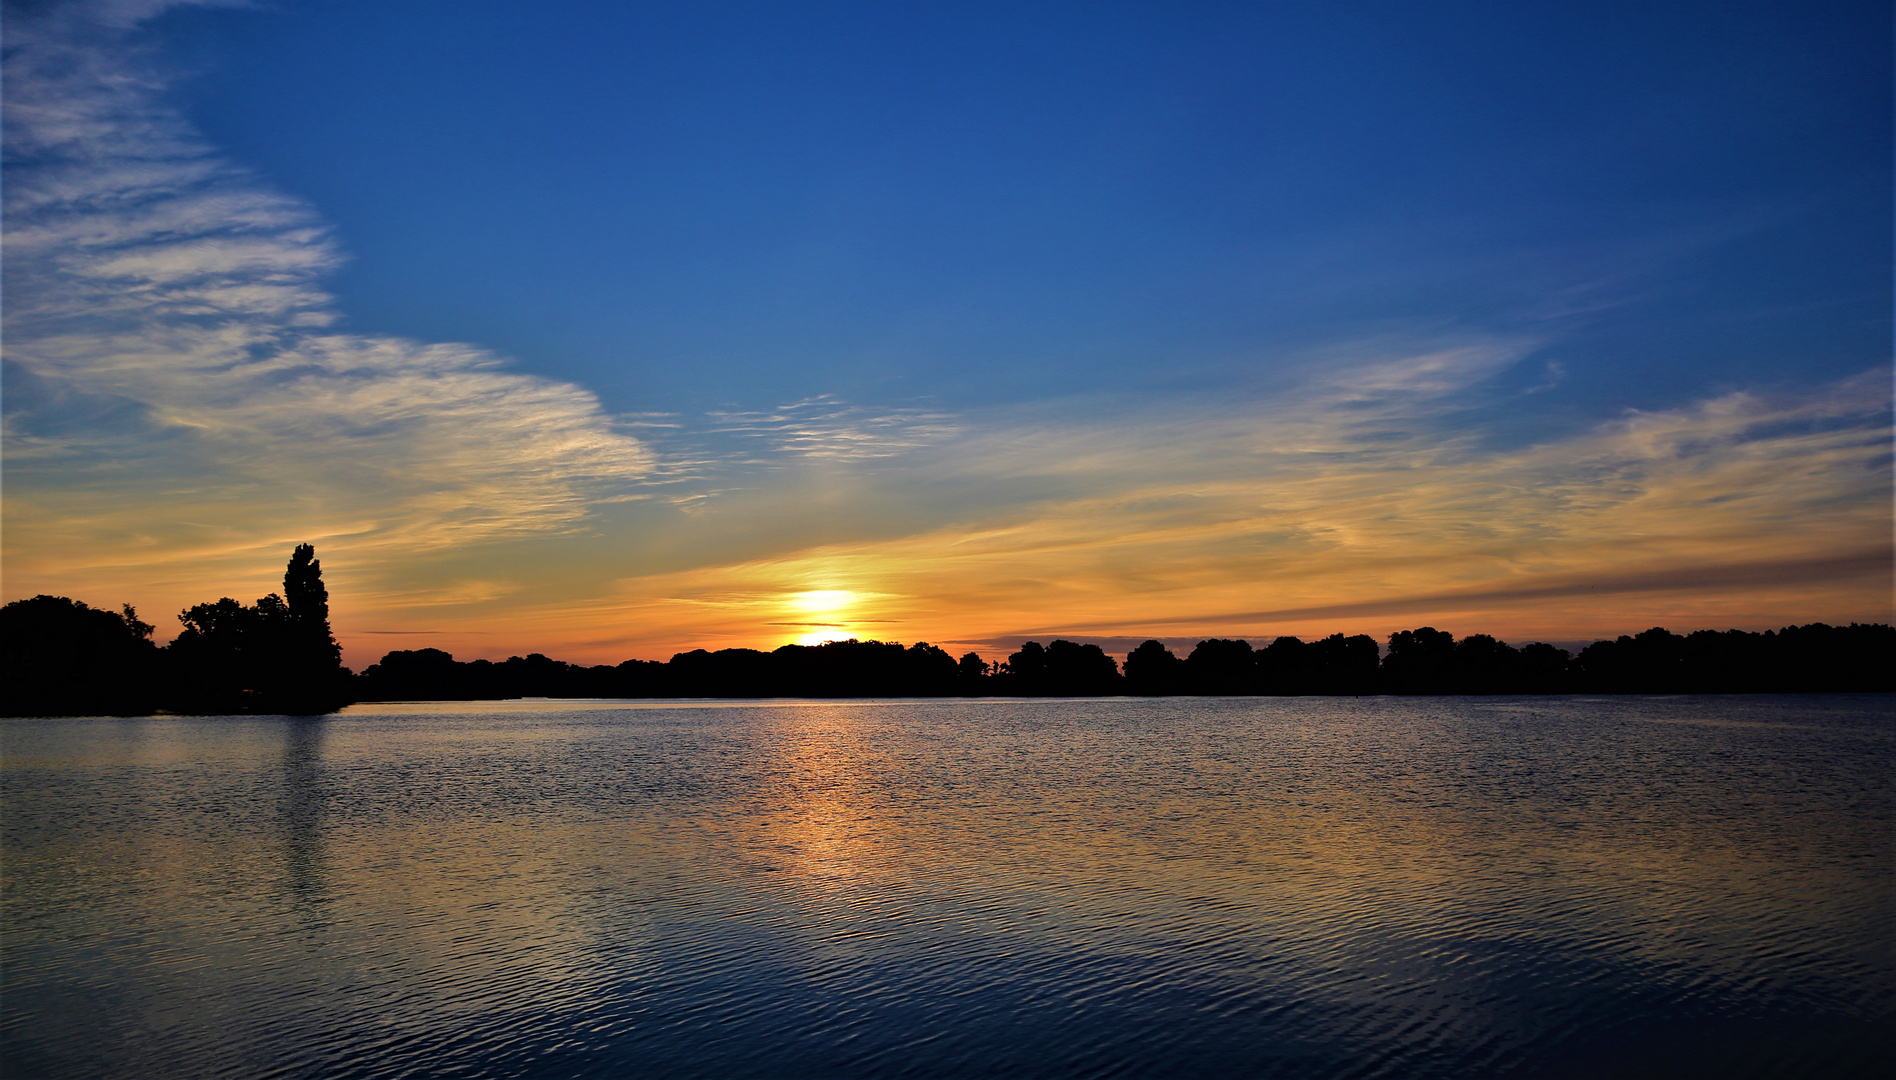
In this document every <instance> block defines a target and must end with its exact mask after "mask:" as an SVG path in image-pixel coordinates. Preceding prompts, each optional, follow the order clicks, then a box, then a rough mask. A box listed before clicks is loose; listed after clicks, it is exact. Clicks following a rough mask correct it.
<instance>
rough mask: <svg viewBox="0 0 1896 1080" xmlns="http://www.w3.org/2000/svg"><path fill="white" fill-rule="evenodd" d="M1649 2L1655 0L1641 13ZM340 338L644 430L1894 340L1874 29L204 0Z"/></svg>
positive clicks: (1758, 367) (1571, 16) (1769, 352)
mask: <svg viewBox="0 0 1896 1080" xmlns="http://www.w3.org/2000/svg"><path fill="white" fill-rule="evenodd" d="M1655 9H1656V10H1655ZM162 30H163V32H164V33H163V36H164V37H165V39H166V40H167V41H168V43H170V44H171V46H172V47H173V48H175V49H177V50H178V51H179V52H181V53H183V54H186V55H188V56H189V57H190V58H191V60H192V62H194V63H195V65H196V66H197V67H198V69H199V70H200V71H202V72H203V74H202V75H201V76H200V77H198V78H196V79H194V80H192V81H190V82H188V83H186V84H184V86H183V88H182V91H183V92H182V95H181V96H182V98H183V100H184V101H185V103H186V105H187V108H188V111H189V113H190V115H191V116H192V117H193V118H194V119H195V120H197V121H198V123H200V124H201V125H202V127H203V128H204V130H205V131H206V133H207V134H208V135H209V136H210V137H211V139H212V140H213V141H214V142H216V143H218V144H219V145H221V146H223V147H225V148H227V149H228V150H229V151H230V152H231V153H232V154H233V155H234V156H235V157H236V158H238V159H239V160H241V161H243V162H245V163H246V164H249V165H251V166H252V167H255V168H257V169H259V170H260V171H262V172H263V173H264V174H265V175H267V176H268V177H270V178H271V180H272V181H273V182H275V183H276V184H277V185H279V186H280V187H282V188H283V189H285V190H287V191H289V192H291V193H293V194H296V195H299V196H302V197H304V198H307V199H308V200H310V201H311V202H312V203H314V204H315V205H316V206H318V207H319V208H320V209H321V211H322V213H323V214H324V216H325V217H327V218H328V219H329V220H330V221H332V222H333V223H334V224H335V227H336V231H337V234H338V236H339V237H340V240H341V245H342V247H343V249H344V250H345V251H346V252H347V253H348V254H349V256H350V257H351V258H350V262H349V263H348V264H347V266H346V267H345V268H344V269H343V270H342V271H341V273H339V274H338V275H337V276H336V277H335V279H334V280H333V282H332V283H331V288H333V289H334V291H335V292H336V294H337V296H338V298H339V300H340V303H341V307H342V310H343V311H344V313H345V314H346V315H347V316H348V317H349V319H350V320H351V324H352V325H355V326H361V327H365V328H373V329H375V330H377V331H382V332H391V333H398V334H402V335H406V336H411V337H415V338H419V339H423V340H472V341H478V342H480V343H482V344H483V345H486V346H488V347H490V348H493V349H496V350H498V351H499V352H502V353H504V354H506V355H508V356H511V357H513V358H515V359H516V360H518V361H519V362H520V363H521V364H522V365H524V366H526V367H527V368H529V369H531V370H534V371H541V372H546V373H549V374H553V375H557V376H558V377H561V378H568V379H573V380H576V381H579V382H582V383H584V384H585V385H587V386H590V387H592V388H594V389H595V390H596V391H597V392H598V393H600V395H601V396H602V399H603V400H604V401H605V402H606V403H607V405H608V406H609V407H611V408H614V409H616V410H639V409H647V408H659V409H692V408H707V407H717V406H720V405H725V404H732V403H738V404H744V405H749V406H764V405H770V404H774V403H775V402H776V401H778V400H788V399H795V398H798V397H802V396H805V395H809V394H816V393H841V394H845V395H847V396H849V397H851V398H852V399H855V400H862V401H865V402H898V401H907V400H910V399H917V398H925V399H928V400H930V401H935V402H939V403H942V404H948V405H952V406H966V405H981V404H991V403H994V402H996V401H1017V400H1020V399H1022V398H1038V397H1044V396H1058V395H1065V394H1072V393H1075V392H1086V391H1098V390H1108V391H1122V392H1126V393H1131V394H1138V395H1144V394H1149V393H1154V392H1157V393H1167V392H1174V391H1190V390H1199V389H1207V388H1212V389H1217V390H1220V391H1223V390H1226V389H1229V388H1231V387H1233V386H1234V385H1238V386H1244V385H1249V384H1251V383H1252V382H1253V381H1254V380H1258V379H1266V378H1268V376H1269V373H1270V370H1271V369H1272V368H1273V367H1274V366H1276V365H1279V364H1282V363H1283V362H1284V360H1283V358H1284V357H1285V355H1286V354H1289V353H1292V352H1294V351H1296V350H1297V349H1298V348H1299V347H1306V346H1309V345H1312V344H1324V343H1328V342H1332V341H1335V340H1338V339H1342V338H1354V337H1361V336H1364V335H1365V334H1366V333H1376V332H1390V331H1395V332H1403V333H1418V332H1419V333H1427V332H1437V333H1470V332H1476V333H1489V334H1496V335H1508V336H1514V335H1523V334H1525V335H1529V336H1532V337H1534V338H1536V339H1537V340H1541V341H1542V344H1541V345H1540V346H1539V347H1538V348H1536V349H1534V350H1532V351H1531V352H1530V353H1529V355H1527V356H1525V357H1523V359H1522V369H1521V370H1520V371H1519V372H1516V373H1513V374H1514V381H1515V382H1516V383H1522V382H1528V383H1531V382H1534V381H1537V380H1539V379H1541V378H1542V373H1543V368H1542V367H1541V366H1540V365H1543V364H1544V362H1545V361H1546V360H1550V359H1551V360H1557V361H1559V362H1560V363H1561V365H1562V369H1563V370H1564V372H1565V379H1566V386H1565V387H1564V388H1563V391H1562V393H1560V394H1558V395H1547V396H1543V397H1542V399H1541V400H1540V401H1538V402H1536V407H1537V410H1544V411H1546V412H1549V413H1553V414H1557V415H1561V416H1562V417H1563V418H1566V420H1567V422H1571V421H1572V415H1571V414H1575V413H1578V414H1580V415H1581V416H1598V415H1601V414H1602V413H1605V412H1610V411H1611V410H1614V409H1618V408H1621V407H1624V406H1628V405H1635V406H1653V405H1669V404H1674V403H1677V402H1679V401H1681V400H1684V399H1686V398H1688V397H1689V396H1691V395H1693V394H1697V393H1702V392H1704V391H1705V390H1706V389H1707V388H1708V387H1714V386H1726V385H1732V384H1735V383H1740V382H1754V381H1760V380H1763V381H1776V380H1792V381H1797V380H1806V379H1820V378H1826V377H1835V376H1837V375H1839V374H1845V373H1850V372H1854V371H1857V370H1860V369H1862V368H1863V367H1864V366H1866V365H1869V364H1873V363H1877V362H1879V361H1881V360H1882V359H1883V358H1884V357H1886V356H1887V353H1888V344H1889V326H1888V300H1889V295H1890V272H1889V268H1890V248H1889V236H1890V217H1889V215H1890V190H1889V164H1888V163H1889V158H1890V141H1889V136H1888V132H1889V129H1890V94H1889V92H1888V91H1889V80H1888V77H1887V76H1888V67H1889V65H1888V48H1887V46H1888V39H1889V34H1888V32H1887V31H1888V13H1887V10H1886V8H1885V7H1884V6H1882V5H1875V4H1863V5H1829V6H1827V10H1825V11H1822V12H1819V13H1816V14H1813V13H1812V10H1811V6H1810V5H1788V4H1780V5H1752V6H1749V7H1748V8H1747V6H1746V5H1734V4H1727V3H1720V4H1704V5H1663V4H1662V5H1651V4H1636V5H1621V6H1619V7H1618V8H1617V9H1615V8H1614V7H1613V6H1611V5H1587V6H1586V10H1584V11H1582V10H1578V9H1571V10H1570V9H1565V8H1562V7H1561V6H1560V5H1511V4H1464V5H1452V4H1430V5H1412V4H1385V5H1337V6H1331V5H1232V4H1207V5H1188V4H1175V3H1165V4H1098V5H1094V4H1062V5H1018V4H992V5H980V4H954V5H909V4H899V5H897V4H858V5H849V4H844V5H826V4H756V5H744V4H734V5H726V4H705V5H696V4H692V5H638V4H625V5H620V4H583V3H570V4H552V5H508V4H495V3H480V4H435V3H400V4H389V3H321V2H318V3H310V4H303V5H295V4H282V5H271V6H268V7H265V8H262V9H259V10H255V11H248V12H228V11H206V10H195V11H192V10H187V11H181V12H178V13H176V14H174V15H172V16H170V17H169V18H168V19H167V20H166V21H165V23H164V24H163V26H162Z"/></svg>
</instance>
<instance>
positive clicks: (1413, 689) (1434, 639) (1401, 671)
mask: <svg viewBox="0 0 1896 1080" xmlns="http://www.w3.org/2000/svg"><path fill="white" fill-rule="evenodd" d="M1382 673H1383V680H1382V685H1383V689H1384V690H1386V691H1388V692H1390V693H1392V694H1446V693H1451V692H1452V691H1451V689H1450V687H1451V686H1452V685H1453V682H1454V676H1455V635H1453V634H1451V633H1448V632H1447V631H1445V630H1437V629H1436V628H1434V627H1433V626H1424V627H1421V628H1419V629H1416V630H1402V631H1399V632H1397V633H1394V634H1391V635H1389V655H1387V656H1385V657H1383V662H1382Z"/></svg>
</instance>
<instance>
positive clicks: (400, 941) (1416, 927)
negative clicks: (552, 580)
mask: <svg viewBox="0 0 1896 1080" xmlns="http://www.w3.org/2000/svg"><path fill="white" fill-rule="evenodd" d="M1891 714H1892V699H1891V698H1889V697H1845V696H1833V697H1801V698H1769V697H1702V698H1594V699H1576V698H1565V699H1527V698H1517V699H1397V698H1375V699H1361V700H1353V699H1288V700H1286V699H1262V700H1260V699H1225V700H1207V699H1193V700H1180V699H1172V700H1100V701H1045V700H1041V701H1001V700H981V701H965V702H964V701H926V702H916V701H895V702H889V701H882V702H821V703H818V702H790V703H783V702H771V703H741V704H722V705H718V704H714V705H705V704H702V703H683V704H680V703H658V704H653V703H623V702H570V701H564V702H503V703H473V704H453V705H412V706H387V705H384V706H358V707H356V708H355V709H352V710H351V711H349V712H348V713H345V714H342V715H339V716H334V717H329V718H315V719H307V718H286V717H223V718H166V717H160V718H148V719H135V720H107V719H81V720H63V719H62V720H18V721H6V722H5V723H4V725H3V726H0V734H3V735H4V754H5V759H4V768H5V771H4V781H5V786H4V789H3V795H4V811H5V813H4V843H5V847H4V863H3V867H4V901H5V907H4V917H5V923H4V930H5V936H4V961H5V964H4V999H3V1001H0V1008H3V1009H4V1018H3V1020H0V1035H4V1044H0V1053H3V1054H4V1058H3V1061H0V1064H3V1065H4V1073H5V1075H6V1076H8V1077H10V1078H11V1077H29V1076H60V1077H79V1076H122V1077H134V1076H136V1077H209V1076H235V1077H263V1076H285V1077H318V1076H370V1077H380V1076H389V1077H393V1076H528V1077H542V1076H544V1077H552V1076H561V1077H566V1076H592V1075H598V1076H634V1075H636V1076H706V1077H732V1076H898V1075H900V1076H917V1077H927V1076H968V1075H1008V1076H1096V1075H1098V1076H1105V1075H1125V1076H1155V1075H1167V1074H1171V1075H1188V1076H1284V1077H1328V1076H1336V1077H1373V1076H1390V1077H1468V1076H1529V1077H1541V1076H1550V1077H1568V1076H1571V1077H1605V1076H1669V1077H1674V1076H1718V1077H1741V1076H1820V1075H1824V1076H1851V1075H1872V1074H1875V1073H1877V1072H1878V1071H1879V1069H1880V1067H1881V1066H1883V1065H1885V1064H1886V1063H1887V1060H1888V1055H1889V1053H1890V1052H1891V1049H1892V1041H1891V1037H1890V1033H1891V1010H1892V1005H1893V1004H1896V994H1893V993H1892V991H1893V990H1896V965H1893V964H1892V953H1891V926H1892V923H1891V917H1892V914H1896V911H1893V909H1892V878H1893V876H1896V866H1893V861H1892V857H1893V849H1892V826H1891V816H1890V812H1891V809H1892V784H1891V761H1892V758H1891V749H1892V740H1893V737H1896V722H1893V721H1892V715H1891Z"/></svg>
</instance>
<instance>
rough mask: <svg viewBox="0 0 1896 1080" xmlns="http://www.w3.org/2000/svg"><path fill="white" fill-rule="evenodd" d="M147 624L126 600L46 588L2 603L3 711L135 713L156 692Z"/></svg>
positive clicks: (152, 701)
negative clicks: (114, 602) (108, 605)
mask: <svg viewBox="0 0 1896 1080" xmlns="http://www.w3.org/2000/svg"><path fill="white" fill-rule="evenodd" d="M151 633H152V626H151V624H150V623H146V622H141V621H139V618H138V612H137V611H135V610H134V609H133V608H132V606H131V605H130V604H126V605H124V606H123V607H122V608H120V610H118V611H116V612H113V611H104V610H100V609H98V608H93V607H88V606H86V605H85V604H82V603H80V602H79V601H77V600H72V599H69V598H67V597H64V596H47V595H45V594H44V593H42V594H40V595H39V596H35V597H33V598H32V599H30V600H15V601H13V602H12V603H10V604H8V605H6V607H4V608H0V673H3V679H0V685H4V686H5V689H6V692H5V694H4V695H0V698H3V699H4V700H0V715H5V716H138V715H142V714H144V713H148V712H151V711H152V709H153V708H154V707H155V706H156V703H157V699H158V687H157V685H156V680H157V674H158V673H157V661H158V649H157V647H156V646H154V645H153V644H152V641H151Z"/></svg>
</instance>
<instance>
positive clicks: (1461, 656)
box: [360, 623, 1896, 701]
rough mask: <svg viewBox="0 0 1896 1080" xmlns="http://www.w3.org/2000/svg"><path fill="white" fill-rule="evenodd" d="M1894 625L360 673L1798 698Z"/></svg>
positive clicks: (1895, 676) (420, 691)
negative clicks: (1118, 657) (1114, 653)
mask: <svg viewBox="0 0 1896 1080" xmlns="http://www.w3.org/2000/svg"><path fill="white" fill-rule="evenodd" d="M1892 658H1896V628H1892V627H1890V626H1887V625H1884V624H1881V623H1873V624H1862V623H1852V624H1850V625H1849V626H1828V625H1826V624H1824V623H1811V624H1809V625H1807V626H1788V627H1785V628H1784V629H1782V630H1776V631H1772V630H1766V631H1764V632H1763V633H1751V632H1748V631H1744V630H1727V631H1722V632H1721V631H1715V630H1700V631H1697V632H1696V633H1692V634H1688V635H1680V634H1673V633H1670V632H1668V631H1666V630H1664V629H1661V628H1654V629H1651V630H1648V631H1646V632H1645V633H1642V634H1639V635H1638V636H1636V637H1630V636H1629V637H1621V638H1619V639H1618V640H1615V641H1596V642H1594V643H1593V644H1591V645H1589V646H1587V647H1586V648H1585V649H1582V650H1581V651H1580V654H1579V655H1578V656H1575V655H1573V654H1571V653H1569V652H1568V651H1567V650H1566V649H1560V648H1555V647H1554V646H1552V645H1548V644H1544V643H1534V644H1530V645H1526V646H1524V647H1522V648H1519V649H1517V648H1514V647H1513V646H1511V645H1508V644H1507V643H1506V642H1503V641H1498V640H1496V639H1495V638H1493V637H1491V636H1489V635H1487V634H1471V635H1469V636H1467V637H1464V638H1461V639H1460V640H1457V639H1456V638H1455V636H1454V635H1453V634H1450V633H1448V632H1446V631H1443V630H1437V629H1435V628H1434V627H1428V626H1424V627H1421V628H1419V629H1416V630H1404V631H1401V632H1400V633H1396V634H1392V635H1390V638H1389V648H1388V650H1387V655H1384V654H1383V650H1382V649H1381V648H1380V647H1379V646H1378V645H1377V642H1376V639H1375V638H1372V637H1369V636H1367V635H1362V634H1359V635H1355V636H1352V637H1346V636H1344V635H1342V634H1332V635H1331V636H1329V637H1327V638H1323V639H1320V640H1317V641H1302V640H1299V639H1298V638H1295V637H1280V638H1277V639H1276V640H1274V641H1272V642H1271V643H1270V644H1269V645H1267V646H1265V647H1264V648H1253V647H1252V646H1251V644H1250V643H1249V642H1248V641H1241V640H1230V639H1225V638H1210V639H1207V640H1205V641H1201V642H1199V643H1198V645H1197V646H1196V647H1195V648H1193V649H1192V650H1191V652H1190V653H1189V654H1187V655H1186V656H1185V657H1184V658H1182V659H1181V658H1180V657H1178V656H1177V655H1176V654H1174V653H1173V652H1172V651H1171V650H1170V649H1168V648H1166V647H1165V645H1164V644H1163V643H1161V642H1158V641H1147V642H1145V643H1143V644H1141V645H1140V646H1139V647H1138V648H1136V649H1133V650H1132V651H1131V652H1130V653H1128V654H1127V655H1126V659H1125V663H1124V665H1123V668H1122V666H1121V665H1119V664H1116V663H1115V662H1114V661H1113V658H1112V657H1110V656H1108V655H1107V654H1106V653H1105V651H1104V650H1102V649H1101V648H1100V647H1099V646H1098V645H1085V644H1080V643H1077V642H1072V641H1065V640H1056V641H1054V642H1052V643H1050V644H1048V645H1045V646H1042V645H1041V644H1040V643H1039V642H1035V641H1029V642H1027V643H1026V644H1024V645H1022V646H1021V648H1020V650H1019V651H1018V652H1015V653H1013V654H1012V655H1010V656H1009V657H1008V658H1007V660H1006V661H1005V662H1002V663H998V664H989V663H987V662H986V661H984V660H983V659H982V658H981V657H980V656H979V655H977V654H975V653H968V654H966V655H964V656H963V657H961V659H960V660H955V659H954V658H952V657H951V656H949V654H948V653H946V652H944V651H943V650H942V649H940V648H938V647H936V646H934V645H930V644H928V643H926V642H921V643H918V644H915V645H910V646H906V647H905V646H902V645H900V644H896V643H893V642H879V641H855V640H850V641H833V642H828V643H825V644H822V645H785V646H784V647H782V648H780V649H777V650H774V651H772V652H761V651H759V650H756V649H721V650H719V651H717V652H706V651H705V650H703V649H698V650H694V651H692V652H688V653H679V654H678V655H676V656H674V657H672V658H671V660H670V661H668V662H665V663H660V662H658V661H652V660H627V661H626V662H624V663H622V664H619V665H617V666H612V665H604V664H601V665H597V666H593V667H584V666H581V665H577V664H567V663H563V662H561V661H558V660H553V659H549V658H548V657H546V656H543V655H541V654H539V653H534V654H532V655H530V656H526V657H518V656H516V657H511V658H509V659H507V660H504V661H501V662H498V663H495V662H491V661H487V660H473V661H468V662H461V661H457V660H455V659H454V657H453V656H451V655H449V654H448V653H445V652H442V651H441V650H439V649H415V650H403V651H397V652H391V653H389V654H388V655H386V656H384V657H383V658H382V661H381V662H380V663H378V664H374V665H372V666H370V667H369V669H368V670H367V671H365V672H363V673H362V675H361V676H360V687H361V690H360V693H361V700H364V701H418V700H457V699H458V700H478V699H486V698H504V697H626V698H641V697H955V696H963V697H994V696H1019V697H1050V696H1060V697H1070V696H1093V695H1114V694H1134V695H1240V694H1262V695H1293V694H1328V695H1338V694H1568V693H1609V694H1613V693H1766V692H1770V693H1799V692H1817V691H1890V690H1896V665H1892V663H1891V661H1892Z"/></svg>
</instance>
